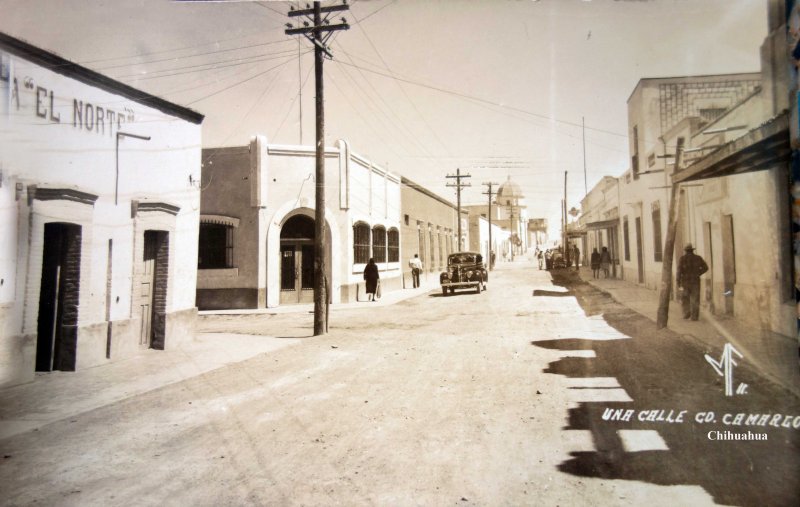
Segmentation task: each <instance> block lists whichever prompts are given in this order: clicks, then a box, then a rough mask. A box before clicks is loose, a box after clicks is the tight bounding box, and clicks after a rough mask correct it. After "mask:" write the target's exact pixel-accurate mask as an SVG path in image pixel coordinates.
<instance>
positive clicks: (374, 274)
mask: <svg viewBox="0 0 800 507" xmlns="http://www.w3.org/2000/svg"><path fill="white" fill-rule="evenodd" d="M380 279H381V276H380V274H378V265H377V264H375V259H370V260H369V263H368V264H367V267H365V268H364V280H365V281H366V282H367V283H366V286H367V294H369V301H377V299H375V293H376V292H377V291H378V283H380Z"/></svg>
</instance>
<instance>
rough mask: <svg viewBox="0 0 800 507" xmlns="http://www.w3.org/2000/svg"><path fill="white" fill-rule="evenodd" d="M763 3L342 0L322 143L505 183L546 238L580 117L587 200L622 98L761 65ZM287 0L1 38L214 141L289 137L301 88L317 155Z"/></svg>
mask: <svg viewBox="0 0 800 507" xmlns="http://www.w3.org/2000/svg"><path fill="white" fill-rule="evenodd" d="M333 3H337V2H331V1H326V2H323V5H330V4H333ZM766 3H767V0H649V1H648V0H591V1H584V0H539V1H531V0H471V1H469V0H441V1H433V0H429V1H423V0H355V1H354V0H351V1H350V4H351V9H350V11H349V12H345V13H342V14H340V15H338V16H337V18H336V19H335V20H334V22H336V21H337V20H338V18H339V17H341V16H344V17H345V18H347V20H348V22H349V23H350V24H351V29H350V30H348V31H342V32H337V33H336V34H335V36H334V39H333V41H332V43H331V44H330V46H331V49H332V52H333V55H334V59H333V60H326V61H325V66H324V67H325V105H326V142H327V144H328V145H332V144H333V143H334V142H335V141H336V140H337V139H340V138H342V139H347V140H348V141H349V142H350V144H351V147H352V149H353V150H354V151H355V152H357V153H359V154H361V155H364V156H367V157H368V158H370V159H371V160H373V161H374V162H376V163H379V164H381V165H384V166H387V165H388V168H389V169H390V170H391V171H393V172H396V173H399V174H402V175H404V176H406V177H408V178H410V179H412V180H414V181H416V182H418V183H421V184H422V185H424V186H426V187H428V188H429V189H431V190H433V191H434V192H437V193H439V194H440V195H442V196H444V197H446V198H448V199H451V200H452V201H453V202H455V195H454V191H453V189H450V188H447V187H446V186H445V185H446V183H447V182H448V181H447V179H446V178H445V176H446V175H447V174H450V173H454V172H455V170H456V168H461V169H462V171H464V172H468V173H470V174H471V175H472V178H471V183H472V187H471V188H469V189H466V191H465V192H466V193H465V194H464V196H463V202H466V203H478V202H480V203H483V202H485V196H483V195H481V192H483V191H484V190H485V187H483V186H482V185H481V184H482V183H483V182H487V181H494V182H497V183H502V182H503V181H504V180H505V179H506V177H507V176H509V175H510V176H511V177H512V179H513V180H514V181H516V182H517V183H519V184H520V186H521V187H522V190H523V193H524V194H525V195H526V198H527V203H528V213H529V216H531V217H545V218H548V220H549V221H550V224H551V233H552V234H557V232H558V230H559V227H558V222H559V220H560V211H559V210H560V200H561V198H562V196H563V182H564V171H565V170H566V171H568V174H569V176H568V189H567V190H568V206H569V207H572V206H576V207H577V206H579V204H580V199H581V198H582V197H583V196H584V163H583V160H584V156H583V150H582V131H581V121H582V117H583V118H585V124H586V167H587V171H586V172H587V180H588V188H589V189H591V187H592V185H594V184H595V183H597V181H599V180H600V178H601V177H602V176H603V175H612V176H618V175H620V174H621V173H622V172H624V171H625V170H626V169H627V168H628V165H629V155H628V141H627V138H626V132H627V106H626V101H627V99H628V96H629V95H630V93H631V92H632V91H633V88H634V87H635V85H636V83H637V81H638V80H639V79H640V78H643V77H665V76H683V75H698V74H716V73H728V72H753V71H758V70H759V65H760V64H759V47H760V45H761V43H762V41H763V39H764V37H765V35H766V27H767V20H766ZM291 4H292V5H295V6H296V5H297V2H291ZM289 5H290V3H289V2H272V1H270V2H258V3H256V2H247V1H237V0H231V1H228V2H205V3H183V2H170V1H168V0H80V1H78V0H72V1H64V0H0V13H2V15H0V30H1V31H3V32H5V33H8V34H10V35H13V36H16V37H19V38H22V39H24V40H27V41H28V42H31V43H33V44H35V45H37V46H39V47H41V48H44V49H47V50H50V51H53V52H55V53H58V54H60V55H61V56H63V57H65V58H67V59H69V60H72V61H75V62H77V63H81V64H83V65H85V66H87V67H89V68H92V69H94V70H97V71H99V72H102V73H104V74H106V75H109V76H110V77H113V78H116V79H119V80H120V81H122V82H125V83H127V84H129V85H131V86H134V87H137V88H140V89H142V90H145V91H148V92H150V93H153V94H155V95H158V96H161V97H163V98H165V99H167V100H170V101H172V102H175V103H177V104H180V105H183V106H187V107H190V108H192V109H195V110H197V111H199V112H201V113H203V114H204V115H205V116H206V119H205V121H204V123H203V144H204V146H208V147H212V146H230V145H237V144H244V143H246V142H247V141H248V140H249V138H250V137H251V136H253V135H255V134H262V135H265V136H267V138H268V140H269V141H270V142H275V143H282V144H297V143H299V142H300V130H301V129H300V102H301V101H300V99H299V93H298V92H299V90H300V82H305V85H304V86H303V89H302V118H303V120H302V126H303V128H302V131H303V143H304V144H309V145H311V144H313V142H314V77H313V54H312V53H311V50H312V48H311V45H310V44H309V43H308V41H306V40H305V39H302V38H300V42H299V43H298V36H287V35H285V34H284V30H285V26H284V25H285V23H287V22H294V23H295V24H296V22H297V18H294V19H291V20H290V19H289V18H288V17H287V16H286V13H287V12H288V11H289ZM303 5H305V3H303ZM362 20H363V21H362ZM298 52H299V53H300V56H299V57H298ZM309 73H310V76H309ZM307 76H309V77H307Z"/></svg>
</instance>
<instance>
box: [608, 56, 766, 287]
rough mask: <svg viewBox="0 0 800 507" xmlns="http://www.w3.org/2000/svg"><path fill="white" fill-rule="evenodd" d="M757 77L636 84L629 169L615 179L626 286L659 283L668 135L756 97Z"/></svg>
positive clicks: (670, 145)
mask: <svg viewBox="0 0 800 507" xmlns="http://www.w3.org/2000/svg"><path fill="white" fill-rule="evenodd" d="M760 84H761V74H760V73H758V72H754V73H741V74H720V75H710V76H684V77H671V78H645V79H640V80H639V82H638V83H637V85H636V87H635V88H634V90H633V92H632V93H631V95H630V97H629V98H628V139H629V143H630V155H631V158H630V160H631V167H630V169H628V171H626V172H625V174H623V175H622V176H621V177H620V180H619V200H620V206H619V216H620V221H621V227H620V229H621V234H622V249H621V253H622V257H621V264H622V271H623V273H624V278H625V279H626V280H628V281H632V282H635V283H639V284H642V285H644V286H645V287H647V288H651V289H656V288H658V287H659V286H660V283H661V267H662V259H663V254H664V252H663V249H664V235H665V234H666V230H667V215H668V206H669V195H670V194H669V183H670V182H669V180H668V177H667V175H668V171H671V166H670V163H671V162H672V161H673V160H674V159H673V158H670V155H674V151H675V143H674V142H671V143H669V142H667V140H666V139H667V138H666V136H667V135H668V134H669V132H670V131H671V130H672V129H673V128H675V127H676V126H677V125H678V124H679V123H681V122H682V121H683V120H685V119H686V118H688V117H696V118H697V119H698V121H700V122H702V123H703V124H708V123H711V122H713V121H715V120H716V119H718V118H719V117H721V116H722V115H723V114H724V113H725V112H726V111H728V110H730V109H731V108H733V107H735V106H736V105H737V104H739V103H740V102H742V101H743V100H746V99H747V98H748V97H749V96H751V95H752V94H753V93H755V92H756V90H757V89H758V88H759V87H760Z"/></svg>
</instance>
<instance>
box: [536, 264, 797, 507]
mask: <svg viewBox="0 0 800 507" xmlns="http://www.w3.org/2000/svg"><path fill="white" fill-rule="evenodd" d="M553 281H554V283H555V284H556V285H560V286H563V287H565V288H567V289H569V290H570V293H571V294H573V295H574V296H575V297H576V298H577V300H578V302H579V304H580V305H581V307H582V308H583V309H584V311H585V312H586V313H587V314H590V315H597V314H602V315H603V318H604V320H605V321H606V322H607V323H608V324H609V325H610V326H611V327H613V328H615V329H616V330H617V331H619V332H621V333H623V334H625V335H627V336H629V337H631V339H622V340H610V341H596V340H583V339H562V340H550V341H537V342H532V343H533V344H534V345H536V346H539V347H544V348H548V349H557V350H590V349H591V350H594V351H595V354H596V357H594V358H584V357H564V358H562V359H560V360H558V361H555V362H553V363H550V364H549V366H548V368H547V369H546V370H545V372H546V373H553V374H559V375H565V376H567V377H575V378H593V377H614V378H616V379H617V381H618V382H619V385H620V386H621V387H622V388H623V389H624V390H625V391H626V393H627V394H628V395H629V396H630V397H631V398H632V399H633V400H634V401H633V403H630V402H627V403H625V402H605V401H597V402H582V403H580V404H579V406H578V407H577V408H573V409H570V410H569V417H568V425H567V426H566V427H565V429H569V430H589V431H591V433H592V437H593V440H594V443H595V448H596V450H595V451H594V452H574V453H571V456H572V458H571V459H569V460H567V461H565V462H563V463H561V464H560V465H559V467H558V468H559V470H561V471H562V472H566V473H570V474H573V475H576V476H582V477H597V478H604V479H624V480H636V481H645V482H649V483H653V484H659V485H699V486H701V487H702V488H703V489H705V490H706V491H707V492H709V493H710V494H711V495H712V496H713V498H714V501H716V502H718V503H722V504H726V505H753V506H762V505H776V506H777V505H787V506H788V505H791V506H796V505H800V459H798V458H799V457H800V438H799V437H798V435H800V429H798V426H800V400H798V398H797V397H795V396H794V395H793V394H791V393H790V392H789V391H786V390H784V389H782V388H780V387H779V386H776V385H775V384H772V383H770V382H769V381H768V380H766V379H764V378H763V377H762V376H760V375H759V374H758V372H756V371H753V369H751V368H750V367H749V365H748V364H747V358H746V357H745V358H743V359H741V360H739V366H738V367H736V368H735V369H734V381H735V385H736V386H738V385H739V384H740V383H746V384H747V385H748V391H747V394H744V395H738V396H733V397H727V396H725V394H724V385H723V378H722V377H720V376H719V375H717V373H716V372H715V371H714V369H713V368H712V366H711V365H710V364H709V363H708V362H707V361H706V360H705V358H704V354H706V353H708V354H709V355H711V356H712V357H714V358H717V359H719V356H720V355H721V352H722V351H721V350H704V349H703V348H702V347H701V346H700V345H699V344H698V343H696V342H692V341H687V340H686V339H685V338H681V337H680V336H678V335H677V334H675V333H673V332H672V331H670V330H669V329H663V330H657V329H656V327H655V324H654V323H653V322H652V321H650V320H649V319H647V318H645V317H643V316H641V315H639V314H637V313H635V312H633V311H632V310H629V309H627V308H626V307H623V306H622V305H620V304H618V303H616V302H615V301H614V300H613V299H611V297H610V296H609V295H608V294H606V293H604V292H601V291H599V290H597V289H595V288H594V287H592V286H591V285H589V284H587V283H585V282H583V281H581V280H580V278H579V277H578V275H576V274H575V273H568V272H564V271H560V272H554V273H553ZM559 294H561V293H559ZM595 391H596V392H597V391H599V392H601V393H602V391H601V390H595ZM607 409H612V410H616V409H623V411H624V410H629V409H633V410H634V413H633V416H632V417H631V420H629V421H611V420H603V416H604V413H605V414H606V415H608V414H610V411H609V410H607ZM650 410H664V411H665V412H664V414H663V415H664V416H665V417H666V415H667V414H668V413H669V411H670V410H673V416H672V418H673V419H674V418H675V416H677V414H678V413H679V412H680V411H683V410H685V411H686V412H685V413H684V416H683V422H680V423H679V422H673V423H668V422H666V421H662V422H657V421H653V422H647V421H640V420H638V417H639V415H640V414H641V413H642V411H650ZM709 412H711V413H712V415H711V416H708V415H703V416H700V415H699V414H701V413H702V414H708V413H709ZM623 413H624V412H623ZM740 413H743V414H747V415H751V414H758V415H759V418H760V421H763V420H764V419H763V416H762V414H766V415H767V416H768V418H767V421H768V422H767V423H766V424H765V425H745V424H744V422H745V421H746V420H747V415H745V416H743V418H742V420H741V421H740V422H741V424H739V425H735V424H732V423H733V422H734V421H735V420H736V419H735V417H736V415H737V414H740ZM726 414H730V416H726ZM785 415H789V416H791V417H792V418H791V419H789V426H790V427H789V428H786V427H782V423H784V422H785V421H786V419H785V418H783V417H780V416H785ZM697 417H700V418H701V419H704V418H709V419H708V422H697V420H696V418H697ZM723 417H725V420H727V421H728V422H730V423H731V424H724V422H723ZM776 417H780V419H779V422H778V423H777V424H778V427H776V426H774V425H773V424H775V421H776ZM795 417H797V419H794V418H795ZM711 418H713V419H711ZM792 422H794V426H795V427H794V428H793V427H791V426H792V424H791V423H792ZM631 429H634V430H655V431H657V432H658V434H659V435H660V436H661V438H662V439H663V440H664V442H665V443H666V445H667V447H668V448H669V449H668V450H642V451H640V452H628V451H627V450H626V449H625V448H624V442H623V439H622V438H621V437H620V433H619V430H631ZM716 431H720V432H726V431H729V432H731V433H747V432H748V431H750V433H753V434H755V433H766V434H767V438H768V440H767V441H734V440H726V441H722V440H710V439H709V437H708V435H709V432H716Z"/></svg>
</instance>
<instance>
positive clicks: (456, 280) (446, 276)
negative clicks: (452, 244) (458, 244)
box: [439, 252, 489, 296]
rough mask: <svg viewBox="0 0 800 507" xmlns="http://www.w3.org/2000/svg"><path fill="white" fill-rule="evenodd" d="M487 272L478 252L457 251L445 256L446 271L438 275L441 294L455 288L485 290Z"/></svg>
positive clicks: (450, 292)
mask: <svg viewBox="0 0 800 507" xmlns="http://www.w3.org/2000/svg"><path fill="white" fill-rule="evenodd" d="M488 281H489V273H488V272H487V271H486V268H485V267H484V265H483V256H482V255H481V254H480V253H478V252H458V253H454V254H450V255H449V256H448V257H447V271H445V272H443V273H442V274H441V275H439V283H440V284H441V285H442V294H444V295H445V296H446V295H447V294H448V293H449V294H452V293H453V292H455V290H456V289H475V291H476V292H477V293H478V294H480V293H481V290H486V282H488Z"/></svg>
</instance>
